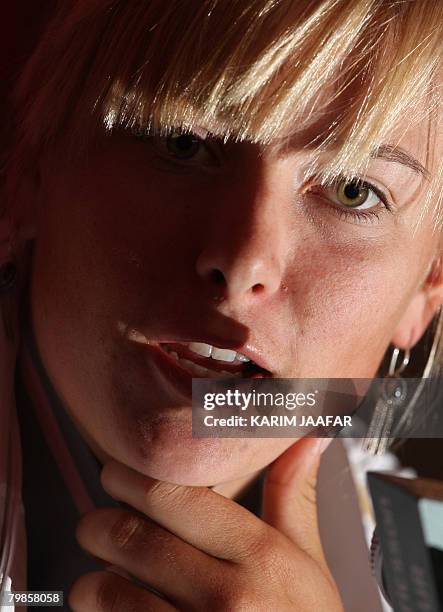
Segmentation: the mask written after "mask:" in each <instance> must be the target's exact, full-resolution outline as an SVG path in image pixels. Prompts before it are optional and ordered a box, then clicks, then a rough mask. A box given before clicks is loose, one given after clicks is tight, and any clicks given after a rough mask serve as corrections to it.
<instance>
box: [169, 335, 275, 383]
mask: <svg viewBox="0 0 443 612" xmlns="http://www.w3.org/2000/svg"><path fill="white" fill-rule="evenodd" d="M158 347H159V348H160V349H161V350H162V351H165V352H166V353H167V354H168V355H169V356H170V357H171V358H172V359H174V360H175V362H176V363H177V365H178V366H179V367H180V368H183V369H184V370H186V371H187V372H189V374H191V376H192V377H193V378H228V377H230V378H251V377H256V375H260V377H264V376H266V375H267V376H270V372H268V371H266V370H265V369H264V368H261V367H260V366H259V365H258V364H257V363H255V362H254V361H253V360H252V359H250V358H249V357H246V355H244V354H243V353H240V352H238V351H235V350H233V349H226V348H221V347H217V346H214V345H209V344H206V343H201V342H197V343H196V342H160V343H158Z"/></svg>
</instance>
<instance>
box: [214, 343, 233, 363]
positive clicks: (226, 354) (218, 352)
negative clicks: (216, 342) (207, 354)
mask: <svg viewBox="0 0 443 612" xmlns="http://www.w3.org/2000/svg"><path fill="white" fill-rule="evenodd" d="M236 356H237V353H236V351H231V350H229V349H222V348H217V347H216V346H214V347H213V348H212V355H211V357H212V359H218V360H219V361H228V362H230V361H234V360H235V358H236Z"/></svg>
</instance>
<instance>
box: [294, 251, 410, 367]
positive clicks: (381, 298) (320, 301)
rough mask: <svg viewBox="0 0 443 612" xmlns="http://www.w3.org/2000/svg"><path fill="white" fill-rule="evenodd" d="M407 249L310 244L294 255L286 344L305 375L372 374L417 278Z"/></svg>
mask: <svg viewBox="0 0 443 612" xmlns="http://www.w3.org/2000/svg"><path fill="white" fill-rule="evenodd" d="M406 244H407V243H406ZM408 247H410V245H409V244H408V245H407V247H406V245H405V248H404V249H401V248H398V249H396V251H395V253H394V252H393V249H392V247H391V246H390V244H389V245H388V244H377V245H374V244H372V245H368V244H366V243H365V242H364V241H361V243H360V244H358V243H357V242H354V243H352V244H348V245H346V246H345V245H338V244H331V242H329V243H327V244H325V242H324V241H317V242H315V241H314V240H311V241H310V242H309V244H308V246H306V247H304V249H303V251H302V252H298V253H297V265H294V267H293V270H294V272H293V274H292V275H291V276H290V278H289V280H288V286H289V287H290V288H291V294H290V299H291V304H290V308H291V311H292V312H293V313H294V328H295V333H294V334H293V335H292V339H291V340H292V342H293V343H294V344H295V345H297V344H298V350H296V354H297V355H299V356H300V357H301V356H302V358H303V366H302V370H305V371H309V373H310V375H312V376H318V375H319V372H321V376H339V377H340V376H343V377H345V376H354V377H357V376H361V377H366V376H367V377H370V376H373V375H374V374H375V371H376V369H377V367H378V365H379V362H380V360H381V359H382V357H383V354H384V352H385V350H386V348H387V346H388V344H389V342H390V339H391V337H392V335H393V332H394V329H395V326H396V324H397V323H398V321H399V319H400V318H401V315H402V314H403V312H404V310H405V308H406V305H407V302H408V299H409V297H410V295H411V292H412V289H413V286H414V278H416V275H417V274H418V272H417V271H416V269H415V268H416V267H417V258H416V259H415V260H414V258H412V257H411V254H410V253H411V250H410V248H408ZM297 364H298V365H299V366H300V360H297Z"/></svg>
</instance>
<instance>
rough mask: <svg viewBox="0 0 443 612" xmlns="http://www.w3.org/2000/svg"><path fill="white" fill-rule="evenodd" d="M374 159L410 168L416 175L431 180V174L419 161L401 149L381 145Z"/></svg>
mask: <svg viewBox="0 0 443 612" xmlns="http://www.w3.org/2000/svg"><path fill="white" fill-rule="evenodd" d="M371 157H373V158H377V159H384V160H386V161H389V162H394V163H397V164H401V165H402V166H406V167H407V168H410V169H411V170H412V171H413V172H415V174H420V175H421V176H422V177H423V178H425V179H426V180H429V179H430V178H431V173H430V172H429V170H428V169H427V168H425V167H424V166H423V164H421V163H420V162H419V161H418V159H415V157H413V156H412V155H411V154H410V153H407V152H406V151H404V150H403V149H400V148H399V147H395V146H394V145H390V144H383V145H380V146H379V147H378V148H377V149H376V150H375V151H374V153H373V154H372V155H371Z"/></svg>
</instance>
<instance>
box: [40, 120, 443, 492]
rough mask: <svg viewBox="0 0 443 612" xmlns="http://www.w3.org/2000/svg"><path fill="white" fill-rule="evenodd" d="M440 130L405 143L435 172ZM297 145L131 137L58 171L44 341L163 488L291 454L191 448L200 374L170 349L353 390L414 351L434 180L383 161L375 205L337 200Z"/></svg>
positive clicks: (96, 441) (72, 385)
mask: <svg viewBox="0 0 443 612" xmlns="http://www.w3.org/2000/svg"><path fill="white" fill-rule="evenodd" d="M406 126H407V122H405V125H404V126H399V132H398V133H399V134H400V133H403V131H404V128H405V127H406ZM426 129H427V128H426V126H424V125H420V126H416V127H415V128H413V129H412V128H411V129H409V130H408V131H407V132H406V135H404V136H403V137H402V139H401V141H400V146H401V147H402V148H403V149H404V150H405V151H407V152H408V153H409V154H410V155H413V156H414V157H415V158H417V159H418V160H419V161H420V162H421V163H423V164H425V158H426V152H425V146H426V141H427V139H426V138H425V135H426V134H427V131H426ZM392 137H393V138H394V135H392ZM394 142H396V141H395V140H387V141H386V144H392V143H394ZM293 144H294V147H293V148H285V149H284V151H278V150H277V148H271V147H270V148H265V149H259V148H258V147H256V146H253V145H251V144H239V143H236V144H229V143H228V144H226V145H221V144H218V143H216V142H213V141H211V140H206V141H205V142H199V141H193V140H192V138H189V137H181V138H179V137H178V136H174V137H171V138H170V139H169V140H168V139H163V140H162V139H160V138H154V139H151V140H149V139H145V140H141V139H138V138H136V137H134V136H132V135H130V134H128V133H118V132H115V133H114V134H112V135H107V136H104V137H103V139H102V140H101V142H100V143H99V146H98V147H97V148H96V149H95V150H94V151H91V152H90V153H89V154H88V156H86V157H84V158H83V159H82V160H79V161H77V162H75V163H69V164H68V163H66V162H65V161H64V159H63V155H61V154H59V155H58V156H55V157H53V158H49V157H48V158H46V159H44V160H43V161H42V164H41V176H42V186H41V200H40V202H39V212H38V219H37V223H36V225H37V227H36V231H37V238H36V244H35V251H34V259H33V272H32V294H31V296H32V297H31V300H32V316H33V324H34V329H35V334H36V339H37V343H38V346H39V349H40V352H41V356H42V359H43V362H44V365H45V367H46V369H47V371H48V374H49V376H50V378H51V379H52V381H53V383H54V385H55V387H56V389H57V391H58V392H59V394H60V396H61V397H62V399H63V400H64V402H65V404H66V407H67V408H68V410H69V412H70V413H71V414H72V416H73V417H74V419H75V420H76V422H77V424H78V425H79V427H80V428H81V430H82V431H83V432H84V434H85V436H86V437H87V438H88V439H89V440H90V442H91V443H92V444H93V445H95V446H96V447H98V448H99V449H100V450H101V451H103V452H104V453H106V454H108V455H111V456H113V457H115V458H116V459H118V460H120V461H122V462H123V463H126V464H127V465H129V466H132V467H134V468H135V469H137V470H139V471H141V472H144V473H146V474H148V475H150V476H152V477H154V478H159V479H162V480H169V481H172V482H176V483H181V484H194V485H198V484H202V485H213V484H217V483H221V482H226V481H229V480H234V479H236V478H238V477H240V476H244V475H246V474H248V473H252V472H254V471H255V470H258V469H259V468H262V467H263V466H265V465H267V464H269V463H270V462H271V461H272V460H273V459H275V458H276V457H277V456H278V455H279V454H280V453H281V452H283V450H285V448H287V447H288V446H289V445H290V444H291V443H292V442H293V440H289V439H255V440H253V439H201V438H200V439H199V438H192V435H191V396H190V391H191V376H192V374H190V373H189V374H187V373H184V372H183V370H182V369H181V367H180V366H178V365H175V364H174V358H171V357H170V356H167V355H166V354H165V352H164V351H165V349H166V347H165V346H164V345H163V343H178V344H179V348H178V352H179V353H180V351H181V349H180V346H183V345H185V346H184V348H183V351H186V350H188V349H186V344H187V343H189V342H203V343H206V344H210V345H214V346H217V347H222V348H229V349H233V350H236V351H238V352H240V353H243V354H246V355H247V356H248V357H250V358H251V359H253V360H255V361H256V362H257V363H259V364H261V365H262V366H263V367H265V368H266V369H267V370H269V371H270V372H271V374H272V375H273V376H275V377H318V378H320V377H321V378H328V377H344V378H347V377H372V376H374V374H375V373H376V370H377V367H378V365H379V363H380V361H381V359H382V356H383V354H384V352H385V351H386V349H387V347H388V345H389V343H390V342H391V341H392V340H393V339H395V338H396V337H397V338H405V337H406V336H407V335H408V334H410V335H411V337H412V335H413V329H412V327H411V323H410V321H411V317H406V318H405V316H404V315H405V312H406V311H408V309H409V311H411V312H415V310H414V308H412V310H411V304H415V303H417V300H418V297H417V296H418V294H419V292H420V287H421V284H422V283H423V281H424V280H425V278H426V274H427V271H428V270H429V267H430V265H431V263H432V260H433V258H434V257H435V255H436V250H437V241H438V236H437V235H436V234H434V233H432V231H431V228H432V219H431V215H430V214H427V215H426V216H425V218H424V220H423V222H422V224H421V225H420V226H419V229H418V231H416V232H415V233H414V231H413V226H414V222H415V221H416V220H417V218H418V217H419V216H420V212H421V211H420V203H421V202H422V201H423V198H424V194H425V192H426V188H427V186H426V180H425V179H423V177H422V176H421V175H420V174H419V173H417V172H414V171H413V170H411V168H408V167H406V166H405V165H403V164H401V163H399V161H398V160H397V161H392V160H391V161H388V160H386V159H373V160H371V162H370V166H369V171H368V174H367V177H366V178H367V180H368V181H370V182H372V183H373V185H374V186H375V190H374V191H369V192H364V191H363V192H362V191H361V190H360V192H359V190H358V189H356V188H355V186H353V185H352V184H351V185H349V184H347V183H343V184H342V185H341V190H340V188H339V190H338V192H337V189H335V188H333V187H330V188H321V187H320V186H318V185H316V181H315V180H314V179H312V180H311V181H309V182H308V183H306V182H305V183H303V181H302V177H303V172H304V169H305V168H306V167H307V164H308V163H309V153H308V152H307V151H304V152H302V151H301V148H300V146H301V145H300V143H297V142H295V141H294V143H293ZM377 192H381V193H383V194H384V197H385V198H386V200H387V202H388V206H389V207H390V208H392V209H393V210H392V211H389V210H388V209H387V207H386V205H385V204H384V203H383V202H382V201H381V200H380V198H379V195H380V194H379V195H377ZM356 194H357V195H356ZM358 194H359V195H358ZM348 196H349V198H350V199H349V198H348V200H346V197H348ZM360 201H361V204H358V202H360ZM350 203H351V204H352V205H353V206H355V207H354V208H351V207H350ZM357 206H358V207H357ZM146 341H147V344H146ZM405 342H407V340H406V341H405ZM188 356H189V354H188ZM182 365H183V364H182ZM186 367H187V366H186V364H185V368H186ZM189 367H190V366H189ZM226 369H229V367H228V368H226Z"/></svg>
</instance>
